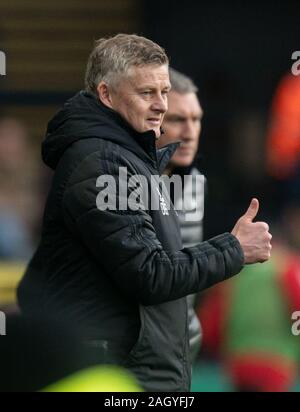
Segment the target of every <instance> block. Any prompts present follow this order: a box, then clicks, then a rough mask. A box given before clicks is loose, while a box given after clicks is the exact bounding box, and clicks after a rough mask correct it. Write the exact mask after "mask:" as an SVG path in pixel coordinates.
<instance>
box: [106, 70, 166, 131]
mask: <svg viewBox="0 0 300 412" xmlns="http://www.w3.org/2000/svg"><path fill="white" fill-rule="evenodd" d="M170 87H171V85H170V81H169V71H168V66H167V65H163V66H157V65H148V66H147V65H145V66H141V67H132V68H131V69H130V72H129V74H128V76H127V77H126V78H124V79H123V80H122V81H121V82H120V84H119V86H118V87H117V90H114V91H111V93H110V94H111V101H112V108H113V109H114V110H115V111H117V112H118V113H119V114H120V115H121V116H122V117H123V118H124V119H125V120H126V121H127V122H128V123H129V124H130V125H131V126H132V127H133V128H134V129H135V130H136V131H138V132H146V131H148V130H154V132H155V135H156V137H157V138H158V137H159V136H160V127H161V124H162V121H163V117H164V114H165V112H166V111H167V109H168V92H169V90H170Z"/></svg>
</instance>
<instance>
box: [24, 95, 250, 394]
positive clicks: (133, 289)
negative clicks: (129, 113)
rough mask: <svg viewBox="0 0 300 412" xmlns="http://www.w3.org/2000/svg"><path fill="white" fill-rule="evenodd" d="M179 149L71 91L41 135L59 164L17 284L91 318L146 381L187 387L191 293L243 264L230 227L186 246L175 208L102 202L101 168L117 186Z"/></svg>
mask: <svg viewBox="0 0 300 412" xmlns="http://www.w3.org/2000/svg"><path fill="white" fill-rule="evenodd" d="M175 149H176V146H174V145H171V146H168V147H166V148H165V149H162V150H161V151H159V152H158V153H157V152H156V150H155V135H154V132H153V131H149V132H146V133H137V132H135V131H134V130H133V129H132V128H130V127H129V125H127V123H125V122H124V121H123V120H122V119H121V117H120V116H119V115H118V114H117V113H115V112H114V111H112V110H110V109H109V108H107V107H105V106H104V105H102V104H101V103H100V102H99V101H98V100H97V99H95V98H94V97H93V96H91V95H90V94H88V93H86V92H80V93H78V94H77V95H76V96H75V97H73V98H72V99H71V100H69V101H68V102H67V103H66V104H65V106H64V108H63V109H62V110H61V111H60V112H59V113H58V114H57V115H56V116H55V117H54V118H53V119H52V120H51V121H50V123H49V125H48V131H47V136H46V139H45V141H44V143H43V147H42V155H43V160H44V162H45V163H46V164H47V165H48V166H50V167H51V168H52V169H55V174H54V178H53V183H52V187H51V190H50V193H49V197H48V200H47V204H46V209H45V214H44V221H43V230H42V237H41V242H40V245H39V247H38V249H37V251H36V253H35V255H34V256H33V258H32V260H31V262H30V264H29V266H28V269H27V271H26V273H25V276H24V278H23V280H22V281H21V284H20V286H19V289H18V299H19V303H20V306H21V308H22V310H23V312H24V313H31V312H32V311H35V310H36V308H39V311H46V312H47V313H48V314H49V313H51V312H53V313H55V314H59V315H60V316H63V317H69V318H70V319H72V320H73V319H74V320H76V321H77V322H78V324H84V325H85V328H86V332H85V339H86V340H87V341H91V342H102V343H103V348H104V349H105V350H106V351H107V353H108V356H110V359H113V361H115V362H118V363H121V364H123V365H124V366H126V367H128V368H129V369H130V370H131V371H132V372H134V373H135V375H136V376H137V378H138V379H139V381H140V383H141V384H142V385H143V387H144V388H145V389H146V390H149V391H187V390H189V388H190V362H189V354H188V332H187V328H188V324H187V305H186V295H189V294H191V293H195V292H198V291H200V290H202V289H204V288H207V287H209V286H211V285H213V284H215V283H217V282H219V281H222V280H224V279H226V278H228V277H230V276H232V275H234V274H236V273H238V272H239V271H240V270H241V268H242V266H243V252H242V250H241V247H240V244H239V242H238V241H237V239H236V238H235V237H234V236H232V235H231V234H228V233H227V234H223V235H220V236H218V237H215V238H213V239H211V240H209V241H208V242H203V243H201V244H199V245H197V246H195V247H192V248H188V249H183V250H182V245H181V240H180V233H179V227H178V221H177V216H176V213H175V212H174V210H169V211H168V213H167V214H166V213H165V212H164V211H162V210H161V209H160V210H154V211H147V210H146V211H143V210H138V211H132V210H130V209H129V210H119V211H118V210H110V211H109V210H106V211H101V210H99V209H98V207H97V204H96V200H97V195H98V194H99V192H100V189H99V187H97V179H98V177H99V176H101V175H104V174H105V175H112V176H114V177H115V179H116V182H117V185H116V187H118V176H119V168H120V167H126V168H127V172H128V176H129V177H130V176H131V175H137V174H138V175H144V176H145V177H146V179H147V181H148V182H150V178H151V175H158V174H160V172H162V171H163V170H164V168H165V166H166V164H167V163H168V161H169V158H170V156H171V155H172V153H173V152H174V150H175ZM149 190H150V191H151V195H153V196H161V195H159V194H158V193H157V188H156V187H154V188H152V189H151V188H150V185H149ZM162 195H163V196H167V194H166V193H165V192H164V193H163V194H162ZM122 196H125V197H126V198H127V196H128V193H125V195H124V194H123V195H122V193H121V192H118V197H119V200H120V198H121V197H122ZM160 200H161V198H160ZM160 204H161V203H160Z"/></svg>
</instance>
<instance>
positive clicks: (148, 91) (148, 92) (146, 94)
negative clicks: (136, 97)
mask: <svg viewBox="0 0 300 412" xmlns="http://www.w3.org/2000/svg"><path fill="white" fill-rule="evenodd" d="M142 94H143V95H145V96H149V95H150V94H151V91H150V90H145V91H144V92H142Z"/></svg>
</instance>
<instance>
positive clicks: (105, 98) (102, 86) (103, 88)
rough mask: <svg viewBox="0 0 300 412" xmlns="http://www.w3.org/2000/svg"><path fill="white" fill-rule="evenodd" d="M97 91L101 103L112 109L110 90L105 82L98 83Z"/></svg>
mask: <svg viewBox="0 0 300 412" xmlns="http://www.w3.org/2000/svg"><path fill="white" fill-rule="evenodd" d="M97 92H98V97H99V99H100V101H101V102H102V103H103V104H105V106H108V107H110V108H111V109H112V108H113V106H112V100H111V95H110V91H109V89H108V86H107V84H106V83H105V82H103V81H102V82H100V83H99V84H98V87H97Z"/></svg>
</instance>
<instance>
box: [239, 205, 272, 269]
mask: <svg viewBox="0 0 300 412" xmlns="http://www.w3.org/2000/svg"><path fill="white" fill-rule="evenodd" d="M258 210H259V202H258V200H257V199H255V198H253V199H252V200H251V203H250V206H249V208H248V210H247V212H246V213H245V214H244V215H243V216H242V217H240V218H239V220H238V221H237V222H236V224H235V226H234V228H233V229H232V232H231V233H232V234H233V235H234V236H235V237H236V238H237V239H238V241H239V242H240V244H241V246H242V249H243V251H244V256H245V263H257V262H265V261H266V260H268V259H269V258H270V256H271V249H272V246H271V239H272V235H271V234H270V233H269V225H267V223H264V222H253V219H254V218H255V217H256V215H257V213H258Z"/></svg>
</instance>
